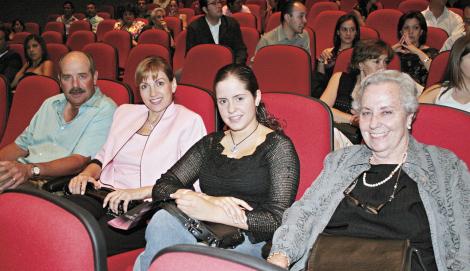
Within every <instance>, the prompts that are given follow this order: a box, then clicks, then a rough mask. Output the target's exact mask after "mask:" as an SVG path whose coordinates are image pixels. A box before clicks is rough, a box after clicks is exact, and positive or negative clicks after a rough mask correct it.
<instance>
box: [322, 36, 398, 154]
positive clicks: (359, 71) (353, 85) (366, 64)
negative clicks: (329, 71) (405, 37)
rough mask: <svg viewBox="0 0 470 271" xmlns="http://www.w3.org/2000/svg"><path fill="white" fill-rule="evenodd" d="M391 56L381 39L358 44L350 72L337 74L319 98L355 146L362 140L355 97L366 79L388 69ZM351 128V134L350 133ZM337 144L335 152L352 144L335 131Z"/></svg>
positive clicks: (391, 52) (391, 53)
mask: <svg viewBox="0 0 470 271" xmlns="http://www.w3.org/2000/svg"><path fill="white" fill-rule="evenodd" d="M392 57H393V51H392V49H391V48H390V46H388V44H386V43H385V42H383V41H382V40H361V41H358V42H357V43H356V46H355V47H354V49H353V53H352V57H351V64H350V66H349V71H348V72H346V73H344V72H337V73H334V74H333V76H331V79H330V81H329V82H328V86H327V87H326V89H325V91H324V92H323V94H322V95H321V97H320V99H321V100H322V101H324V102H325V103H326V104H327V105H328V106H329V107H330V109H331V111H332V113H333V120H334V122H335V123H340V125H336V127H337V128H338V129H340V130H341V132H342V133H343V134H344V135H346V136H347V137H348V139H349V140H351V141H352V143H355V144H358V143H360V141H361V137H360V134H359V131H358V130H357V129H354V127H358V125H359V116H358V115H357V114H356V113H355V112H353V111H352V97H353V94H354V93H355V92H356V91H357V90H358V89H359V86H360V85H361V82H362V81H363V80H364V78H365V77H366V76H368V75H370V74H373V73H376V72H378V71H381V70H385V69H386V68H387V65H388V63H389V62H390V60H391V59H392ZM350 126H351V127H350ZM348 128H351V129H349V130H351V132H347V129H348ZM334 143H335V149H338V148H340V147H343V146H345V145H346V146H347V145H349V143H348V142H347V141H346V140H345V139H344V138H343V137H342V135H341V134H339V133H338V130H336V129H335V141H334Z"/></svg>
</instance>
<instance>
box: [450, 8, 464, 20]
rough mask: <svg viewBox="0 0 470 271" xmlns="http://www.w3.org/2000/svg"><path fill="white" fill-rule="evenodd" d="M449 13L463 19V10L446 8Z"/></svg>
mask: <svg viewBox="0 0 470 271" xmlns="http://www.w3.org/2000/svg"><path fill="white" fill-rule="evenodd" d="M448 9H449V10H450V11H452V12H453V13H455V14H457V15H459V16H460V18H462V19H463V10H462V9H460V8H448Z"/></svg>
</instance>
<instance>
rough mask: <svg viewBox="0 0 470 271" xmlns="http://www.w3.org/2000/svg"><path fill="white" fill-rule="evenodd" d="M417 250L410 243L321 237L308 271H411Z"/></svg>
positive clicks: (328, 235) (336, 236)
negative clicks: (412, 258)
mask: <svg viewBox="0 0 470 271" xmlns="http://www.w3.org/2000/svg"><path fill="white" fill-rule="evenodd" d="M413 254H416V256H417V257H418V262H419V263H420V265H421V267H422V268H423V270H426V268H425V267H424V264H423V262H422V260H421V257H420V255H419V253H418V250H416V249H414V248H412V247H411V245H410V241H409V240H389V239H371V238H360V237H350V236H339V235H331V234H324V233H322V234H320V235H319V236H318V238H317V240H316V242H315V244H314V245H313V247H312V249H311V251H310V255H309V258H308V260H307V265H306V268H305V270H307V271H350V270H361V271H376V270H381V271H410V270H411V256H412V255H413Z"/></svg>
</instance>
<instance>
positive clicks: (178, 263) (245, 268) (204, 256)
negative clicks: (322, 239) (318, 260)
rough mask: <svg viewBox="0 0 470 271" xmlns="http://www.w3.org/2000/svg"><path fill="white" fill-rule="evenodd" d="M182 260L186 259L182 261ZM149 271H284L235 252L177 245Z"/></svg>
mask: <svg viewBox="0 0 470 271" xmlns="http://www.w3.org/2000/svg"><path fill="white" fill-rule="evenodd" d="M181 259H184V261H183V260H181ZM148 270H149V271H187V270H191V271H203V270H204V271H219V270H224V271H256V270H263V271H282V270H285V269H282V268H280V267H278V266H276V265H273V264H270V263H268V262H266V261H265V260H262V259H258V258H255V257H253V256H250V255H247V254H242V253H239V252H236V251H233V250H226V249H219V248H213V247H205V246H200V245H176V246H172V247H168V248H165V249H163V250H162V251H160V252H159V253H158V254H157V255H156V256H155V258H154V260H153V261H152V263H151V265H150V267H149V269H148Z"/></svg>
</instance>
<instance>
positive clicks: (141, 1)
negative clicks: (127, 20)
mask: <svg viewBox="0 0 470 271" xmlns="http://www.w3.org/2000/svg"><path fill="white" fill-rule="evenodd" d="M136 6H137V7H136V18H144V19H148V18H149V17H150V15H149V12H148V10H147V3H146V1H145V0H137V5H136Z"/></svg>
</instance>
